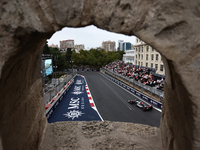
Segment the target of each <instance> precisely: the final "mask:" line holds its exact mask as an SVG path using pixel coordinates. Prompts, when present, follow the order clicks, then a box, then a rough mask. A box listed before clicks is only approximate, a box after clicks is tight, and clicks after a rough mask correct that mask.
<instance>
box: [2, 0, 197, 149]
mask: <svg viewBox="0 0 200 150" xmlns="http://www.w3.org/2000/svg"><path fill="white" fill-rule="evenodd" d="M0 14H1V15H0V78H1V80H0V136H1V139H2V145H3V147H4V148H5V149H13V146H15V149H37V148H38V147H39V145H40V144H41V141H42V138H43V132H44V131H45V126H46V124H47V123H46V119H45V111H44V101H43V100H42V98H43V95H42V86H41V79H40V60H41V53H42V47H43V45H44V43H45V41H46V39H47V38H49V37H50V36H51V35H52V34H53V33H54V32H56V31H58V30H60V29H61V28H62V27H65V26H67V27H82V26H87V25H91V24H94V25H96V26H97V27H99V28H102V29H105V30H108V31H112V32H117V33H123V34H126V35H136V36H138V37H139V38H141V39H142V40H144V41H145V42H147V43H148V44H150V45H152V46H153V47H154V48H155V49H156V50H158V51H159V52H160V53H161V55H162V56H163V60H164V64H165V67H166V82H165V98H164V103H163V112H162V119H161V127H160V128H161V137H162V144H163V147H164V148H165V149H169V150H172V149H181V150H189V149H199V148H200V126H199V124H200V109H199V107H200V92H199V90H200V84H199V80H200V30H199V27H200V2H199V1H198V0H193V1H188V0H173V1H172V0H162V1H161V0H134V1H131V0H65V1H64V0H24V1H7V0H2V1H0ZM113 124H114V123H113ZM117 137H118V136H117ZM119 137H120V135H119ZM66 140H68V139H66ZM69 140H75V139H69ZM99 140H100V139H98V138H97V142H96V144H94V145H93V146H98V145H99V144H98V142H99ZM103 140H105V139H103ZM108 141H111V142H112V140H110V139H108ZM116 141H118V139H116ZM79 146H81V145H77V147H79Z"/></svg>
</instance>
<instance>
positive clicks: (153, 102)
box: [150, 100, 158, 106]
mask: <svg viewBox="0 0 200 150" xmlns="http://www.w3.org/2000/svg"><path fill="white" fill-rule="evenodd" d="M150 102H151V103H152V104H153V105H155V106H157V105H158V103H157V102H155V101H154V100H150Z"/></svg>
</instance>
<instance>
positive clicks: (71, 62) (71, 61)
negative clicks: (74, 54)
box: [70, 60, 74, 73]
mask: <svg viewBox="0 0 200 150" xmlns="http://www.w3.org/2000/svg"><path fill="white" fill-rule="evenodd" d="M73 62H74V61H73V60H70V64H71V68H72V72H73V73H74V70H73Z"/></svg>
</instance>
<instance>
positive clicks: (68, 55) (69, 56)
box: [65, 48, 72, 62]
mask: <svg viewBox="0 0 200 150" xmlns="http://www.w3.org/2000/svg"><path fill="white" fill-rule="evenodd" d="M65 56H66V61H68V62H70V61H71V57H72V49H71V48H67V52H66V55H65Z"/></svg>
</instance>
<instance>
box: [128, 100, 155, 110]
mask: <svg viewBox="0 0 200 150" xmlns="http://www.w3.org/2000/svg"><path fill="white" fill-rule="evenodd" d="M128 103H130V104H136V106H137V107H139V108H141V109H142V110H143V111H148V110H152V109H153V107H152V106H151V105H148V104H146V103H144V102H143V101H139V100H128Z"/></svg>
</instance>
